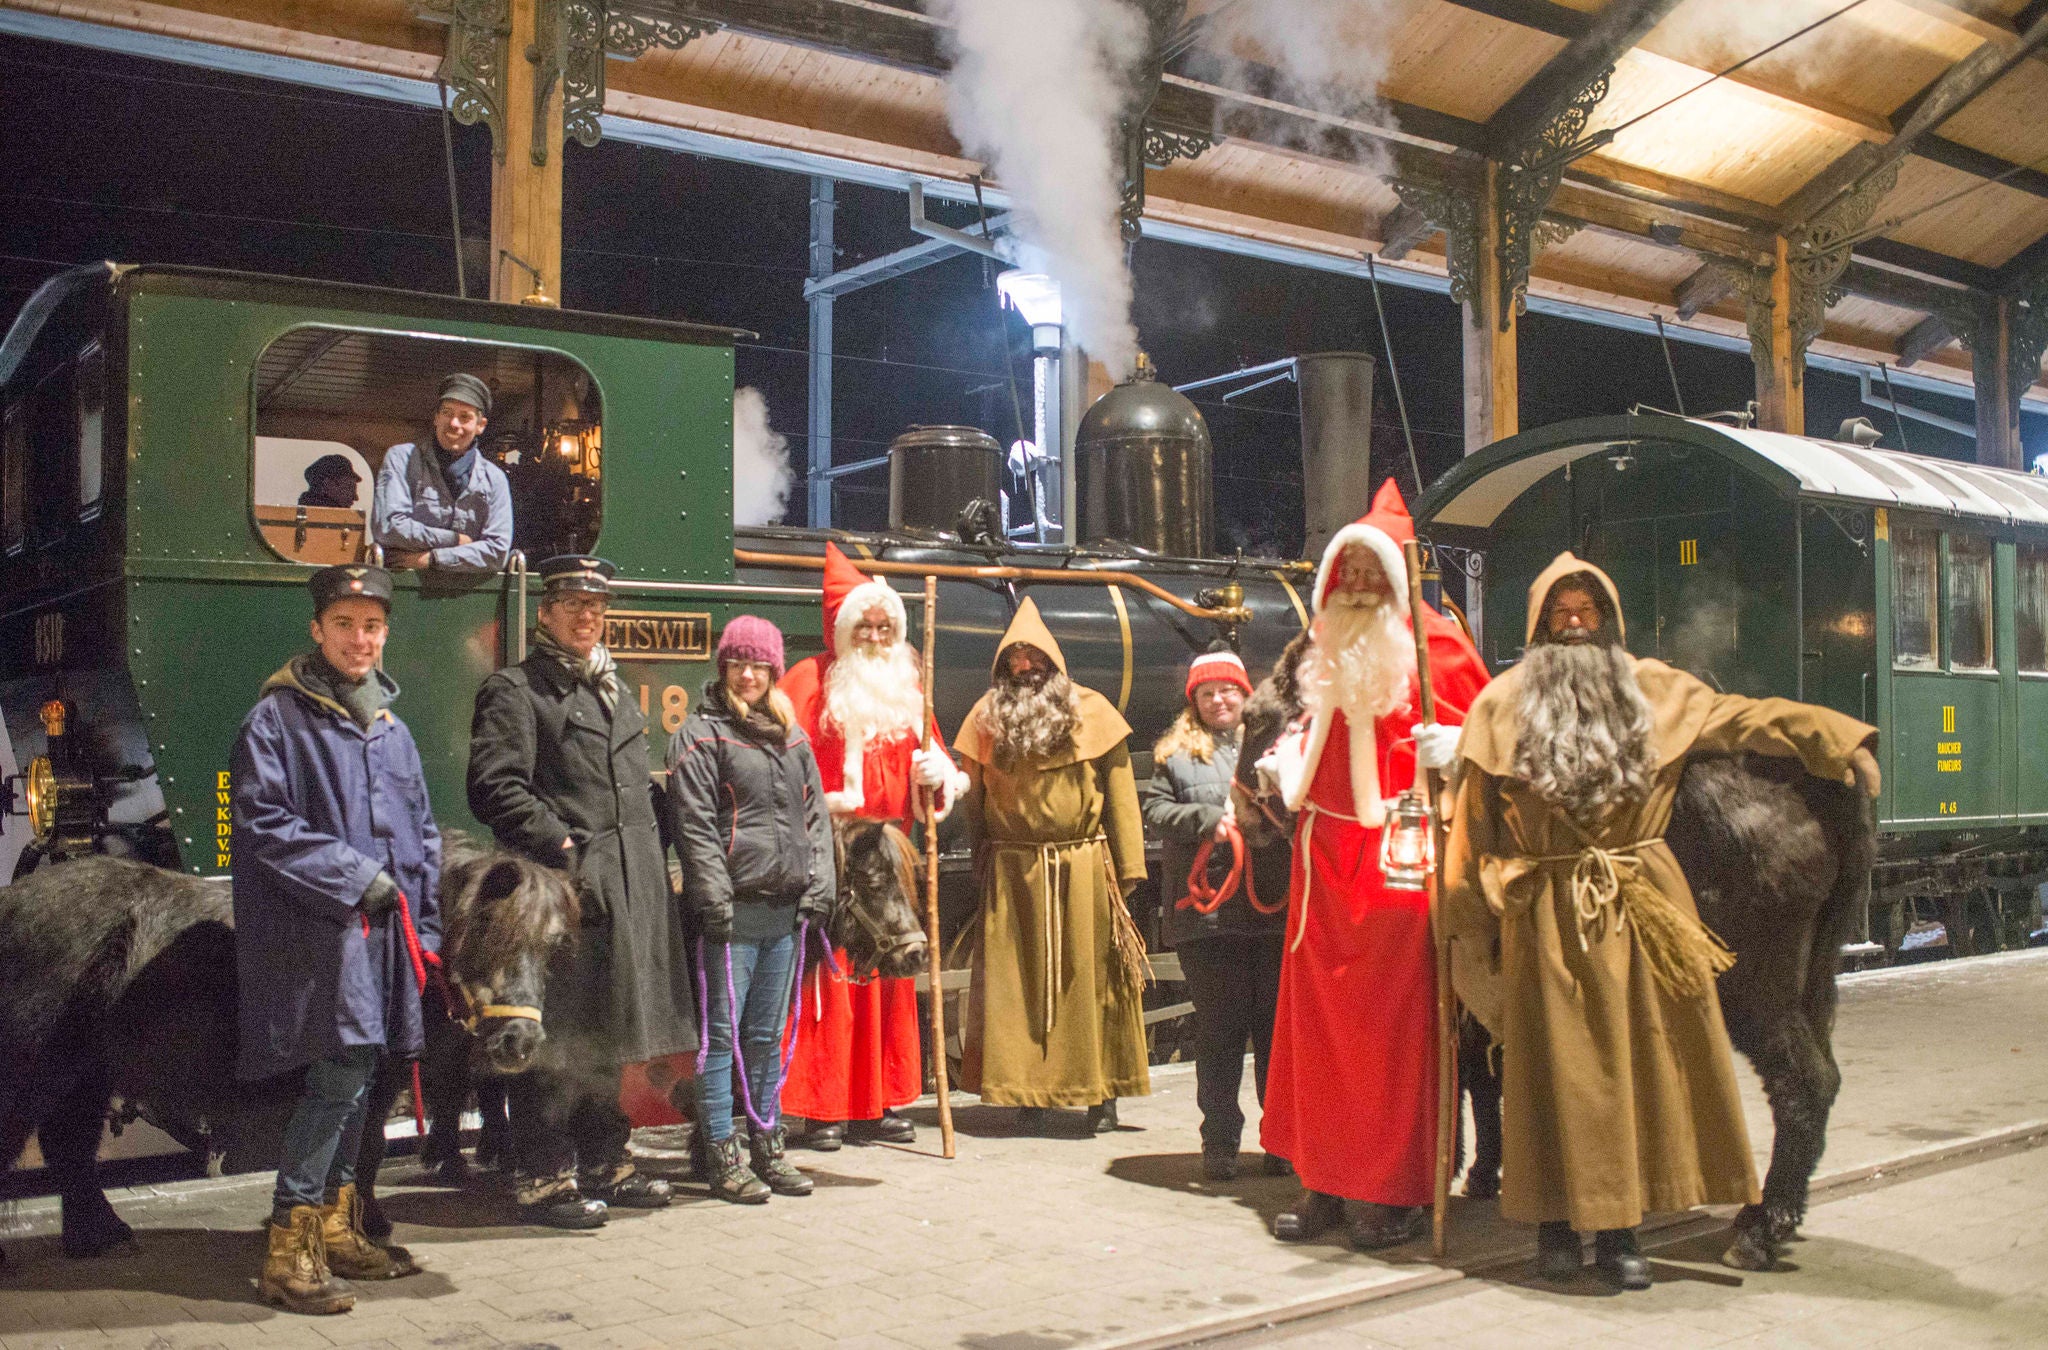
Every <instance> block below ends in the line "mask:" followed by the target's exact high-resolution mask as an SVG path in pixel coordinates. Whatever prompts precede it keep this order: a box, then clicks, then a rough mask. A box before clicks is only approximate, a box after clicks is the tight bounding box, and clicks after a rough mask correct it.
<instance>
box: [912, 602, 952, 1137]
mask: <svg viewBox="0 0 2048 1350" xmlns="http://www.w3.org/2000/svg"><path fill="white" fill-rule="evenodd" d="M938 615H939V579H938V578H937V577H935V576H928V577H926V578H925V579H924V734H925V735H927V736H929V735H931V727H932V722H933V720H934V718H935V716H936V714H935V713H934V712H933V710H932V690H933V688H934V687H935V679H934V676H935V673H936V672H935V662H934V658H933V653H934V650H935V647H936V643H937V638H938V633H939V618H938ZM919 796H920V797H921V798H922V802H923V807H924V940H925V954H926V956H927V957H928V958H929V960H930V966H929V968H928V978H929V979H930V981H931V995H932V1067H933V1068H934V1069H935V1070H936V1071H937V1073H938V1089H939V1145H940V1149H941V1151H942V1152H943V1153H944V1154H945V1156H946V1157H948V1158H950V1157H952V1156H953V1089H952V1084H951V1083H949V1082H948V1081H947V1079H948V1077H949V1075H948V1074H947V1072H946V985H945V979H944V971H942V970H941V969H940V966H941V965H943V964H944V961H945V955H944V951H943V949H942V948H941V946H940V943H939V811H938V807H939V794H938V790H937V789H936V788H926V789H925V790H924V791H923V792H921V793H920V794H919Z"/></svg>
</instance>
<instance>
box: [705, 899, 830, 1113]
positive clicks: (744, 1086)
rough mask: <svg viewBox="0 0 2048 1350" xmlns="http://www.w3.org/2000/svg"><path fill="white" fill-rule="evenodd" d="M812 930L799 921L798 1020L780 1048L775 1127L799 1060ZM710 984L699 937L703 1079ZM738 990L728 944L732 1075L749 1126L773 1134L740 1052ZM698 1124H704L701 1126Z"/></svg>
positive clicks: (707, 1051) (794, 987)
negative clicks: (793, 1064) (806, 957)
mask: <svg viewBox="0 0 2048 1350" xmlns="http://www.w3.org/2000/svg"><path fill="white" fill-rule="evenodd" d="M810 927H811V921H810V920H809V919H798V920H797V924H796V979H795V980H794V981H792V982H791V984H790V990H791V992H792V993H793V994H794V995H795V998H796V1007H797V1012H798V1016H797V1018H796V1021H795V1023H794V1024H793V1026H792V1029H791V1031H790V1035H789V1045H788V1046H787V1048H784V1047H777V1048H778V1049H779V1050H781V1054H782V1059H781V1067H780V1068H779V1069H778V1070H777V1071H776V1074H775V1092H774V1096H773V1098H772V1100H773V1101H774V1102H775V1120H776V1123H780V1121H781V1119H782V1105H781V1103H782V1085H783V1083H784V1082H785V1081H787V1080H788V1078H789V1062H790V1060H792V1059H794V1058H796V1043H797V1035H798V1033H799V1032H801V1031H802V1030H803V1020H804V1019H803V1017H802V1015H801V1014H802V1011H803V1003H802V1000H803V991H804V951H805V949H806V948H807V947H808V946H809V945H810ZM708 983H709V982H708V981H707V980H706V978H705V971H704V939H703V938H702V937H701V936H700V937H698V939H697V1009H698V1018H697V1025H698V1027H700V1028H701V1032H700V1034H699V1036H698V1038H697V1072H698V1073H699V1074H700V1075H701V1074H702V1073H703V1072H704V1066H705V1065H707V1064H709V1063H710V1062H711V996H710V993H709V990H708V988H707V985H708ZM737 986H738V981H736V980H735V979H734V978H733V971H732V943H730V942H728V943H726V944H725V1006H726V1009H727V1021H729V1022H730V1023H731V1024H732V1072H733V1077H734V1078H735V1079H736V1080H737V1081H738V1082H739V1086H740V1105H741V1106H742V1107H743V1108H745V1110H746V1113H747V1120H748V1122H749V1123H751V1124H752V1125H753V1127H754V1128H755V1129H757V1130H759V1131H761V1133H763V1134H766V1133H768V1132H769V1131H771V1130H773V1129H774V1128H775V1125H774V1124H771V1123H769V1122H768V1121H765V1120H763V1119H761V1117H760V1115H759V1114H758V1113H757V1112H756V1111H755V1110H754V1092H753V1088H752V1086H751V1085H750V1084H749V1083H748V1081H747V1060H746V1054H745V1052H744V1051H743V1050H742V1049H741V1048H740V1010H739V998H738V996H737V993H736V989H737ZM778 1039H779V1038H778ZM699 1123H700V1124H702V1122H699Z"/></svg>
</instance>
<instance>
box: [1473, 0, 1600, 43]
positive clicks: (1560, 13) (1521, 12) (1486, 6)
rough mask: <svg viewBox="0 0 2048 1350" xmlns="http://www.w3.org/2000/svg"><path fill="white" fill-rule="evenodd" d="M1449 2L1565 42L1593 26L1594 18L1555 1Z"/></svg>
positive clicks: (1482, 0)
mask: <svg viewBox="0 0 2048 1350" xmlns="http://www.w3.org/2000/svg"><path fill="white" fill-rule="evenodd" d="M1450 3H1451V4H1454V5H1456V6H1457V7H1458V8H1459V9H1469V10H1471V11H1472V12H1473V13H1475V14H1485V15H1488V16H1489V17H1492V18H1495V19H1505V20H1506V21H1507V22H1509V23H1513V24H1520V25H1521V26H1522V27H1524V28H1533V29H1535V30H1536V31H1537V32H1539V33H1548V34H1550V36H1552V37H1561V38H1564V39H1566V40H1570V39H1572V38H1577V37H1583V36H1585V33H1586V30H1587V29H1588V28H1590V27H1592V25H1593V16H1592V15H1590V14H1588V13H1586V12H1585V11H1584V10H1579V9H1572V8H1571V7H1569V6H1567V5H1560V4H1557V3H1555V0H1450Z"/></svg>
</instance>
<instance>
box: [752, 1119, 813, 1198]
mask: <svg viewBox="0 0 2048 1350" xmlns="http://www.w3.org/2000/svg"><path fill="white" fill-rule="evenodd" d="M747 1155H748V1157H749V1159H750V1160H751V1161H752V1162H753V1164H754V1175H755V1176H757V1177H759V1178H760V1179H761V1180H762V1181H763V1182H765V1183H766V1184H767V1186H768V1189H769V1190H771V1191H773V1192H775V1193H776V1194H777V1195H809V1194H810V1193H811V1190H812V1183H811V1179H810V1178H809V1177H807V1176H805V1175H804V1174H803V1173H802V1172H799V1171H797V1170H796V1168H795V1167H794V1166H792V1165H791V1164H790V1161H789V1159H788V1157H786V1156H785V1155H784V1153H783V1133H782V1127H781V1126H780V1125H777V1126H776V1127H775V1128H774V1129H772V1130H758V1129H757V1130H754V1131H752V1133H751V1134H750V1136H749V1138H748V1140H747Z"/></svg>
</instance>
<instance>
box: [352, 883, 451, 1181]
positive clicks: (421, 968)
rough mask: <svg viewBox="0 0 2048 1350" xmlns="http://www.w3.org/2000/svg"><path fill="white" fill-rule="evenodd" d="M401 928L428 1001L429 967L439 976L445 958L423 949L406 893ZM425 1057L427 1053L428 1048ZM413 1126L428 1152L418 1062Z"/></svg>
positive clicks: (402, 897) (414, 1077) (400, 911)
mask: <svg viewBox="0 0 2048 1350" xmlns="http://www.w3.org/2000/svg"><path fill="white" fill-rule="evenodd" d="M368 922H369V921H368V920H367V919H365V920H364V924H365V926H367V925H368ZM398 926H399V931H400V932H401V933H403V934H404V936H405V954H406V955H407V956H409V957H411V958H412V977H413V979H415V980H417V981H418V982H419V986H420V998H421V1000H422V1001H424V1000H425V999H426V997H427V967H428V966H429V965H431V966H433V968H434V972H435V973H436V974H439V973H440V970H441V957H440V955H439V954H438V953H435V952H430V951H427V950H425V949H424V948H422V947H421V946H420V934H419V930H418V929H417V928H414V927H413V926H412V902H411V901H409V900H407V899H406V898H405V892H404V891H400V892H399V893H398ZM421 1053H425V1050H424V1047H422V1051H421ZM412 1123H413V1128H414V1129H415V1130H417V1131H418V1132H419V1141H420V1147H421V1148H425V1147H426V1145H427V1100H426V1096H425V1094H423V1093H422V1092H421V1091H420V1062H419V1060H418V1059H417V1058H415V1059H414V1060H413V1061H412Z"/></svg>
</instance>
